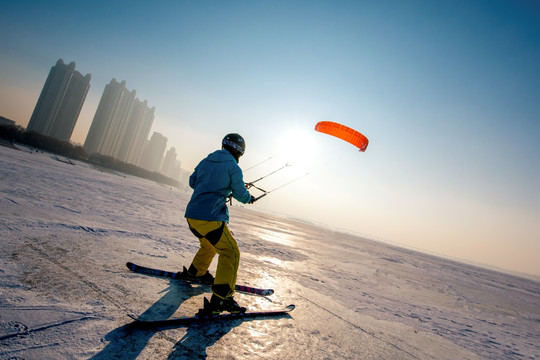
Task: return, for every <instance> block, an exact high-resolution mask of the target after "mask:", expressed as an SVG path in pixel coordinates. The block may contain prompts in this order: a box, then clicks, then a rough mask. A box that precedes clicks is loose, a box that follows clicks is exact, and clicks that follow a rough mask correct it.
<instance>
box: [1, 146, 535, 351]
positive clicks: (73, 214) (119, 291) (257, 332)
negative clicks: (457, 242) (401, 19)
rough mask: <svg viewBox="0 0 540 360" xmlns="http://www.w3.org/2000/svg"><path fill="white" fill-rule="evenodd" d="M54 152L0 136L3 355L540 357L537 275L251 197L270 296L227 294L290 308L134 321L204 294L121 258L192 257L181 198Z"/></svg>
mask: <svg viewBox="0 0 540 360" xmlns="http://www.w3.org/2000/svg"><path fill="white" fill-rule="evenodd" d="M59 159H62V160H64V159H63V158H56V157H54V156H51V155H50V154H44V153H36V152H29V151H19V150H16V149H13V148H7V147H1V146H0V234H1V235H0V236H1V237H0V359H112V358H117V359H186V358H195V359H196V358H210V359H223V358H229V359H243V358H250V359H251V358H262V359H308V358H309V359H311V358H312V359H539V358H540V284H539V283H538V282H535V281H532V280H527V279H523V278H519V277H515V276H511V275H506V274H502V273H497V272H493V271H489V270H485V269H481V268H477V267H473V266H469V265H464V264H460V263H457V262H453V261H450V260H447V259H441V258H437V257H434V256H430V255H426V254H421V253H418V252H414V251H411V250H405V249H401V248H397V247H394V246H390V245H388V244H384V243H379V242H374V241H371V240H369V239H364V238H361V237H358V236H353V235H350V234H344V233H340V232H336V231H333V230H331V229H328V228H324V227H320V226H315V225H312V224H309V223H307V222H301V221H297V220H293V219H288V218H286V217H281V216H277V215H271V214H267V213H261V212H257V211H254V210H253V209H250V208H247V207H246V208H240V207H232V208H231V223H230V228H231V229H232V231H233V232H234V234H235V236H236V238H237V240H238V243H239V246H240V249H241V251H242V260H241V266H240V271H239V277H238V282H239V283H243V284H246V285H252V286H259V287H270V288H274V289H275V290H276V293H275V294H274V295H273V296H271V297H269V298H263V297H260V296H249V295H244V294H237V295H236V296H235V298H236V299H237V301H238V302H239V303H241V304H244V305H246V306H248V307H250V308H257V309H260V308H273V307H278V306H279V307H280V306H282V305H288V304H290V303H293V304H296V306H297V307H296V309H295V310H294V311H293V312H292V313H291V314H290V316H282V317H278V318H275V319H264V320H263V319H246V320H244V321H242V320H230V321H224V322H219V323H204V324H194V325H190V326H187V327H186V326H179V327H169V328H158V329H144V328H140V327H138V326H137V324H135V323H134V322H133V321H132V319H130V318H129V317H128V316H127V314H128V313H135V314H144V315H145V316H147V317H148V316H149V317H156V318H162V317H168V316H172V315H177V316H178V315H192V314H194V313H195V312H196V311H197V309H198V308H199V307H200V306H201V305H202V298H203V297H204V296H208V294H206V293H205V289H204V288H201V287H197V286H188V285H183V284H181V283H178V282H175V281H174V280H168V279H161V278H155V277H149V276H145V275H141V274H135V273H132V272H130V271H128V269H127V268H126V267H125V263H126V262H127V261H132V262H135V263H138V264H141V265H146V266H153V267H157V268H162V269H166V270H180V269H181V267H182V266H184V265H185V266H187V265H189V263H190V261H191V259H192V257H193V255H194V254H195V252H196V251H197V249H198V241H197V239H196V238H195V237H194V236H193V235H192V234H191V233H190V231H189V229H188V228H187V226H186V223H185V220H184V219H183V213H184V209H185V206H186V204H187V201H188V200H189V195H187V194H185V193H183V192H181V191H178V190H176V189H171V188H170V187H167V186H162V185H159V184H156V183H154V182H151V181H147V180H143V179H140V178H135V177H131V176H126V175H123V174H118V173H106V172H100V171H99V170H97V169H95V168H93V167H92V166H90V165H88V164H85V163H82V162H78V161H73V160H70V161H71V162H72V164H70V163H69V162H67V161H59ZM359 221H361V219H359ZM214 270H215V264H213V268H212V269H211V271H214Z"/></svg>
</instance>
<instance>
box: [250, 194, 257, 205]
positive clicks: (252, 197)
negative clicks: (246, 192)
mask: <svg viewBox="0 0 540 360" xmlns="http://www.w3.org/2000/svg"><path fill="white" fill-rule="evenodd" d="M250 195H251V194H250ZM255 201H257V198H256V197H255V196H253V195H251V199H249V203H250V204H253V203H254V202H255Z"/></svg>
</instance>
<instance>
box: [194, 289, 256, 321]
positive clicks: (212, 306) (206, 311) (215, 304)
mask: <svg viewBox="0 0 540 360" xmlns="http://www.w3.org/2000/svg"><path fill="white" fill-rule="evenodd" d="M246 310H247V309H246V308H245V307H242V306H240V305H238V303H237V302H236V301H235V300H234V299H233V297H232V296H229V297H228V298H226V299H222V298H220V297H218V296H216V295H215V294H212V297H211V298H210V301H208V299H206V298H204V306H203V308H202V309H200V310H199V312H198V313H197V316H209V315H218V314H221V313H222V312H224V311H227V312H229V313H231V314H238V313H245V312H246Z"/></svg>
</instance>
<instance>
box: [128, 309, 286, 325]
mask: <svg viewBox="0 0 540 360" xmlns="http://www.w3.org/2000/svg"><path fill="white" fill-rule="evenodd" d="M294 308H295V305H289V306H286V307H284V308H282V309H273V310H258V311H247V312H245V313H237V314H231V313H223V314H218V315H205V316H197V315H195V316H185V317H172V318H168V319H157V320H156V319H140V318H139V317H137V316H136V315H132V314H128V316H129V317H130V318H132V319H133V320H135V321H136V322H137V323H139V324H141V325H145V326H155V327H158V326H175V325H189V324H192V323H195V322H203V321H221V320H230V319H246V318H257V317H272V316H278V315H285V314H287V313H289V312H291V311H293V310H294Z"/></svg>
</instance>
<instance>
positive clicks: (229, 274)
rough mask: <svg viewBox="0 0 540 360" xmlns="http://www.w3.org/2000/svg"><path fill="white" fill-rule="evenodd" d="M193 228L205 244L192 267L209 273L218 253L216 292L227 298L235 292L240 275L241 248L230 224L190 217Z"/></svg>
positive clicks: (192, 272)
mask: <svg viewBox="0 0 540 360" xmlns="http://www.w3.org/2000/svg"><path fill="white" fill-rule="evenodd" d="M186 220H187V222H188V225H189V229H190V230H191V232H193V234H195V236H197V237H198V238H199V241H200V244H201V247H200V248H199V251H197V254H195V257H194V258H193V261H192V263H191V266H190V268H189V272H190V273H191V274H192V275H195V276H202V275H204V274H206V272H207V271H208V268H209V267H210V264H211V263H212V260H213V259H214V257H215V256H216V254H218V255H219V256H218V265H217V269H216V275H215V279H214V285H212V292H213V293H214V294H215V295H217V296H218V297H220V298H223V299H226V298H228V297H229V296H231V295H232V294H233V293H234V286H235V285H236V275H237V273H238V266H239V265H240V250H239V249H238V244H236V240H235V239H234V237H233V235H232V233H231V232H230V231H229V228H228V227H227V224H226V223H225V222H223V221H206V220H196V219H191V218H188V219H186Z"/></svg>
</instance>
